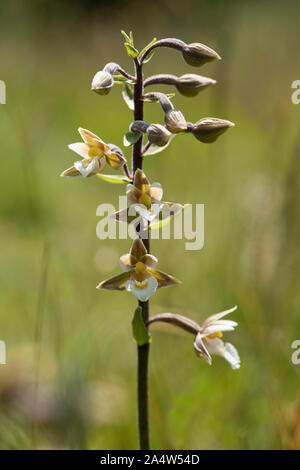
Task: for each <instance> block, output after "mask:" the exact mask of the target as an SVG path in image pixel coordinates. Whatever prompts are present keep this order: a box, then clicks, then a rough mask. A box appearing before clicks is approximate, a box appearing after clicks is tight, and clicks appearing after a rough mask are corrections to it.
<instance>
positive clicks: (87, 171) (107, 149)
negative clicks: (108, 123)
mask: <svg viewBox="0 0 300 470" xmlns="http://www.w3.org/2000/svg"><path fill="white" fill-rule="evenodd" d="M78 131H79V133H80V135H81V137H82V139H83V142H77V143H75V144H70V145H69V148H70V149H71V150H73V151H74V152H76V153H77V154H78V155H80V156H81V157H83V160H79V161H77V162H75V163H74V165H73V166H72V167H71V168H68V169H67V170H65V171H63V173H62V174H61V176H67V177H74V176H83V177H84V178H86V177H88V176H93V175H95V174H97V173H101V172H102V170H103V168H104V167H105V165H106V163H108V165H110V166H111V167H112V168H113V169H115V170H118V169H119V168H121V167H122V166H123V165H124V163H125V162H126V159H125V157H124V155H123V153H122V151H121V149H119V147H116V146H115V145H113V144H106V143H105V142H103V141H102V140H101V139H100V137H98V136H96V135H95V134H93V133H92V132H90V131H88V130H86V129H82V128H81V127H80V128H79V129H78ZM116 149H117V150H116Z"/></svg>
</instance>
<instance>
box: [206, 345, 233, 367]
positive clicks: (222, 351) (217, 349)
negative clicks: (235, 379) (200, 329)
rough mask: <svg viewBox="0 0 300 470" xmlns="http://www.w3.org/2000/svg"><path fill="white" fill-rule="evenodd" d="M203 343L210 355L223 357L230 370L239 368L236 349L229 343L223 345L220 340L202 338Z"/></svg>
mask: <svg viewBox="0 0 300 470" xmlns="http://www.w3.org/2000/svg"><path fill="white" fill-rule="evenodd" d="M203 342H204V344H205V346H206V348H207V350H208V351H209V352H210V354H216V355H218V356H221V357H223V358H224V359H225V360H226V361H228V362H229V364H230V365H231V367H232V369H239V368H240V363H241V361H240V357H239V354H238V352H237V350H236V348H235V347H234V346H233V345H232V344H231V343H225V344H224V341H222V340H221V339H220V338H214V339H209V338H204V339H203Z"/></svg>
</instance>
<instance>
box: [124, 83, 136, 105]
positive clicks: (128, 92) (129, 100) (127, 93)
mask: <svg viewBox="0 0 300 470" xmlns="http://www.w3.org/2000/svg"><path fill="white" fill-rule="evenodd" d="M122 96H123V99H124V101H125V103H126V104H127V106H128V108H129V109H131V111H134V101H133V93H132V89H131V88H130V86H129V85H126V84H125V85H124V88H123V90H122Z"/></svg>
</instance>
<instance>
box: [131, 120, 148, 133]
mask: <svg viewBox="0 0 300 470" xmlns="http://www.w3.org/2000/svg"><path fill="white" fill-rule="evenodd" d="M149 126H150V124H149V122H146V121H139V120H137V121H133V122H132V123H131V124H130V126H129V130H130V131H131V132H142V133H143V134H144V133H145V132H146V131H147V129H148V127H149Z"/></svg>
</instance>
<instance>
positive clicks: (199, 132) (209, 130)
mask: <svg viewBox="0 0 300 470" xmlns="http://www.w3.org/2000/svg"><path fill="white" fill-rule="evenodd" d="M233 126H234V123H233V122H230V121H226V120H225V119H217V118H203V119H200V121H197V122H196V123H195V124H194V125H193V129H192V133H193V135H194V136H195V137H196V139H198V140H200V142H204V143H206V144H208V143H211V142H214V141H215V140H216V139H217V138H218V137H219V135H221V134H223V133H224V132H225V131H227V129H229V128H230V127H233Z"/></svg>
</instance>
